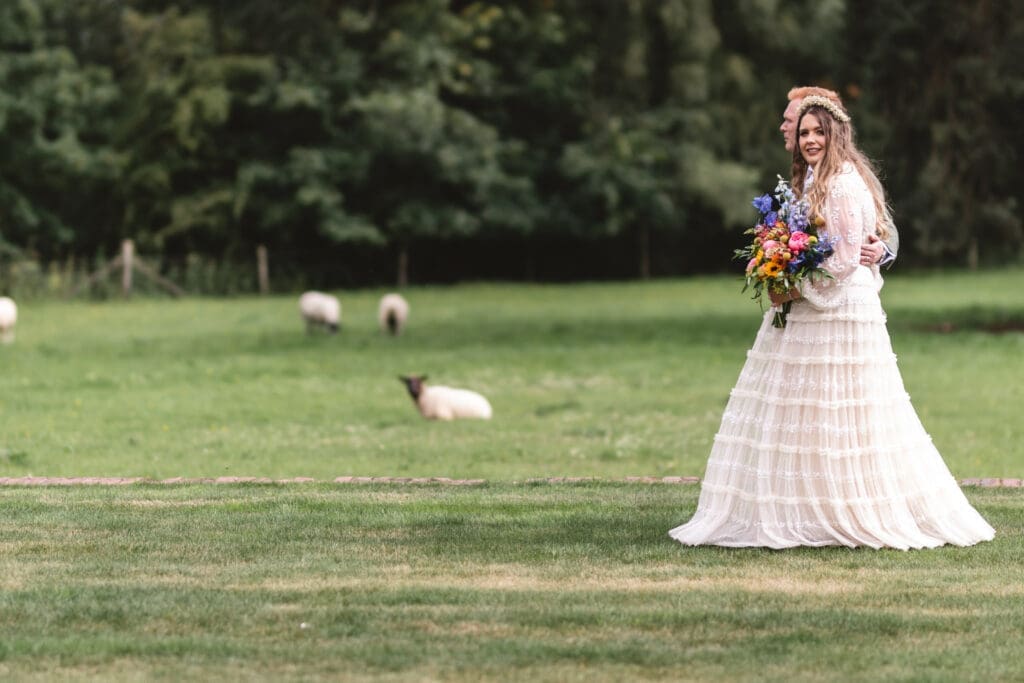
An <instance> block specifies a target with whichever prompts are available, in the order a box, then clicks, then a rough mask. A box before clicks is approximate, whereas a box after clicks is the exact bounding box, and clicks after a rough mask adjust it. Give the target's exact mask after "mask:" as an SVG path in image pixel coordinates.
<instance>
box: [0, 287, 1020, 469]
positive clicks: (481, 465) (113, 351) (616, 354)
mask: <svg viewBox="0 0 1024 683" xmlns="http://www.w3.org/2000/svg"><path fill="white" fill-rule="evenodd" d="M1021 291H1024V272H1021V271H1012V270H1004V271H995V272H988V273H980V274H967V273H938V274H934V275H915V276H900V275H899V274H897V275H894V276H893V277H891V278H890V282H889V284H888V285H887V287H886V288H885V290H883V303H884V305H885V306H886V309H887V311H888V313H889V316H890V330H891V333H892V338H893V343H894V346H895V349H896V351H897V353H898V354H899V358H900V367H901V370H902V372H903V376H904V380H905V382H906V385H907V388H908V391H909V392H910V394H911V396H912V398H913V400H914V404H915V406H916V408H917V409H918V411H919V413H920V415H921V417H922V419H923V421H924V423H925V426H926V428H927V429H928V430H929V431H930V433H931V434H932V436H933V437H934V439H935V441H936V443H937V444H938V446H939V449H940V451H941V452H942V454H943V456H944V457H945V459H946V461H947V462H948V463H949V465H950V467H951V469H952V470H953V472H954V474H956V475H957V476H960V477H982V476H996V477H1015V476H1016V477H1019V476H1022V474H1024V465H1022V462H1021V459H1020V455H1019V444H1020V443H1021V441H1022V440H1024V426H1022V424H1024V423H1022V421H1021V420H1020V419H1019V415H1018V414H1017V413H1018V411H1019V406H1020V405H1022V399H1024V395H1022V394H1024V389H1022V386H1024V383H1022V382H1021V372H1020V368H1021V364H1020V358H1021V356H1022V352H1024V335H1022V334H1021V333H1019V332H1011V333H1006V334H991V333H988V332H985V331H982V330H981V329H980V327H981V326H983V325H988V324H1002V323H1006V322H1007V321H1011V322H1012V321H1018V322H1019V321H1022V320H1024V302H1022V299H1021V296H1020V292H1021ZM380 293H381V292H379V291H354V292H342V293H340V296H341V298H342V302H343V306H344V320H345V328H344V330H343V332H342V333H341V334H340V335H338V336H337V337H333V338H332V337H326V336H313V337H308V336H306V335H305V334H304V333H303V331H302V327H301V324H300V322H299V319H298V313H297V310H296V305H295V297H293V296H286V297H272V298H267V299H260V298H240V299H212V300H211V299H189V300H182V301H167V300H152V299H150V300H135V301H130V302H107V303H87V302H55V301H50V302H46V301H44V302H23V303H22V306H21V320H20V322H19V327H18V340H17V342H16V343H15V344H14V345H12V346H7V347H0V476H24V475H28V474H33V475H38V476H43V475H48V476H76V475H90V476H104V475H105V476H142V477H154V478H165V477H176V476H186V477H189V476H191V477H199V476H225V475H226V476H270V477H288V476H309V477H315V478H318V479H330V478H333V477H336V476H342V475H364V476H367V475H382V476H384V475H389V476H450V477H483V478H487V479H491V480H512V479H521V478H528V477H539V476H560V475H575V476H604V477H617V476H624V475H700V474H701V473H702V472H703V468H704V463H705V459H706V457H707V454H708V451H709V449H710V445H711V439H712V437H713V435H714V433H715V431H716V429H717V427H718V421H719V418H720V415H721V411H722V408H723V406H724V404H725V400H726V397H727V395H728V391H729V389H730V388H731V387H732V385H733V383H734V382H735V379H736V377H737V375H738V373H739V370H740V367H741V365H742V363H743V359H744V353H745V351H746V349H747V348H748V347H749V345H750V343H751V341H752V339H753V335H754V332H755V330H756V327H757V325H758V321H759V314H758V312H757V307H756V305H755V304H753V303H751V302H750V301H749V300H747V299H746V297H745V296H743V295H741V294H740V293H739V282H738V278H734V277H717V278H696V279H689V280H682V281H658V282H652V283H627V284H585V285H572V286H529V285H466V286H459V287H450V288H414V289H410V290H409V291H408V292H407V293H406V294H407V297H408V298H409V300H410V302H411V304H412V309H413V310H412V319H411V323H410V327H409V330H408V334H407V335H405V336H404V337H401V338H399V339H390V338H385V337H383V336H381V335H380V334H379V333H378V332H377V330H376V320H375V317H376V310H375V309H376V303H377V299H378V297H379V295H380ZM943 325H944V326H945V328H946V329H948V328H949V327H952V329H953V331H952V332H950V333H938V332H935V331H934V329H935V328H937V327H940V326H943ZM410 372H426V373H428V374H430V375H431V377H432V378H433V379H434V380H436V381H437V382H440V383H446V384H454V385H462V386H467V387H470V388H474V389H477V390H480V391H482V392H483V393H485V394H486V395H487V396H488V397H489V398H490V399H491V402H492V404H493V405H494V409H495V419H494V420H492V421H490V422H488V423H480V422H460V423H451V424H436V423H427V422H425V421H423V420H422V419H421V418H420V417H419V416H418V415H417V414H416V413H415V411H414V408H413V406H412V403H411V401H410V400H409V398H408V397H407V396H406V395H405V393H404V390H403V388H402V386H401V385H400V384H399V382H398V380H397V379H396V375H398V374H400V373H410Z"/></svg>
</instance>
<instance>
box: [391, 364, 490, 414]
mask: <svg viewBox="0 0 1024 683" xmlns="http://www.w3.org/2000/svg"><path fill="white" fill-rule="evenodd" d="M398 379H400V380H402V382H404V383H405V388H406V389H408V390H409V395H410V396H412V400H413V402H414V403H415V404H416V407H417V408H418V409H419V411H420V415H422V416H423V417H425V418H427V419H428V420H456V419H460V418H476V419H479V420H490V419H491V404H490V403H488V402H487V399H486V398H484V397H483V396H481V395H480V394H478V393H476V392H475V391H470V390H468V389H453V388H452V387H444V386H427V384H426V382H425V380H426V379H427V377H426V375H423V376H417V375H412V376H409V377H399V378H398Z"/></svg>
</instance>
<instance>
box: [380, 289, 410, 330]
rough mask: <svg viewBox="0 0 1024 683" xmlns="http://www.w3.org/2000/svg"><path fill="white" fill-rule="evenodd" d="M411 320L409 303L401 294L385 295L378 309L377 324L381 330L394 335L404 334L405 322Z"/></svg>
mask: <svg viewBox="0 0 1024 683" xmlns="http://www.w3.org/2000/svg"><path fill="white" fill-rule="evenodd" d="M408 319H409V302H408V301H406V300H405V297H403V296H402V295H401V294H385V295H384V297H383V298H382V299H381V300H380V306H379V307H378V308H377V322H378V323H380V329H381V331H383V332H388V333H390V334H392V335H395V336H397V335H399V334H401V333H402V328H403V327H405V321H406V320H408Z"/></svg>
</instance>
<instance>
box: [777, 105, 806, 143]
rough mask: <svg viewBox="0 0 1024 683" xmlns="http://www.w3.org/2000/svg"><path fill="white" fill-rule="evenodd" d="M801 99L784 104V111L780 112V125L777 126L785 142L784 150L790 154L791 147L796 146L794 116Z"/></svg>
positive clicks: (798, 109) (797, 111) (798, 108)
mask: <svg viewBox="0 0 1024 683" xmlns="http://www.w3.org/2000/svg"><path fill="white" fill-rule="evenodd" d="M802 101H803V100H790V101H789V104H787V105H786V111H784V112H782V125H781V126H779V130H781V131H782V139H783V141H785V143H786V151H787V152H789V153H790V154H792V153H793V147H795V146H796V117H797V114H798V113H799V111H800V103H801V102H802Z"/></svg>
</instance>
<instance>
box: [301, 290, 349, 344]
mask: <svg viewBox="0 0 1024 683" xmlns="http://www.w3.org/2000/svg"><path fill="white" fill-rule="evenodd" d="M299 312H300V313H302V319H303V320H305V321H306V332H312V331H313V328H315V327H323V328H325V329H327V330H328V331H329V332H330V333H331V334H334V333H335V332H337V331H338V327H339V326H340V325H341V303H340V302H339V301H338V297H336V296H331V295H330V294H324V293H323V292H306V293H305V294H303V295H302V296H300V297H299Z"/></svg>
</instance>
